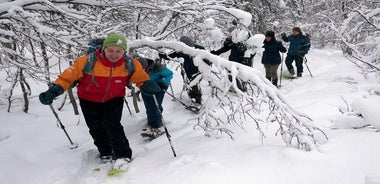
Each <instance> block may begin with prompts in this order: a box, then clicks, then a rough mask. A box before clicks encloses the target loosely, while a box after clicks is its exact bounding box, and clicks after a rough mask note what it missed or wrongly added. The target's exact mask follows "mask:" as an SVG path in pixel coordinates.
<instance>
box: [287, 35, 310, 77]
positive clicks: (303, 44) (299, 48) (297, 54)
mask: <svg viewBox="0 0 380 184" xmlns="http://www.w3.org/2000/svg"><path fill="white" fill-rule="evenodd" d="M281 36H282V40H284V42H290V45H289V50H288V54H287V56H286V59H285V64H286V67H287V68H288V71H289V73H290V74H291V75H294V74H295V71H294V68H293V65H292V63H293V61H295V62H296V67H297V77H302V73H303V65H302V63H303V57H304V56H305V55H306V54H307V53H308V52H309V49H310V39H309V37H308V36H306V35H303V34H302V31H301V29H300V28H299V27H294V28H293V29H292V35H290V36H286V34H285V33H282V34H281Z"/></svg>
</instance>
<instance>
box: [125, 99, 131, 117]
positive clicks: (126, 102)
mask: <svg viewBox="0 0 380 184" xmlns="http://www.w3.org/2000/svg"><path fill="white" fill-rule="evenodd" d="M124 102H125V105H127V108H128V111H129V114H131V115H132V112H131V108H129V104H128V101H127V99H126V98H125V97H124Z"/></svg>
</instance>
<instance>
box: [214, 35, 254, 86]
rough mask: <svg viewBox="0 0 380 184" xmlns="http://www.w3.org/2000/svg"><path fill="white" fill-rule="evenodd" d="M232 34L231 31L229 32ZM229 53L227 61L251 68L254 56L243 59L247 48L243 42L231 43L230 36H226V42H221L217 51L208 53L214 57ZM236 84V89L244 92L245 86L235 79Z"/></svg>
mask: <svg viewBox="0 0 380 184" xmlns="http://www.w3.org/2000/svg"><path fill="white" fill-rule="evenodd" d="M231 33H232V31H231ZM227 51H230V55H229V56H228V60H230V61H234V62H237V63H240V64H243V65H247V66H252V59H253V57H254V56H255V55H251V57H244V54H245V51H247V47H246V45H245V44H244V43H243V42H236V43H235V42H233V41H232V36H228V37H227V38H226V40H225V41H224V42H223V47H221V48H220V49H218V50H212V51H211V52H210V53H211V54H215V55H220V54H222V53H225V52H227ZM228 79H229V80H230V81H232V77H231V76H228ZM236 84H237V86H238V88H239V89H240V90H242V91H246V90H247V89H246V86H245V83H244V82H241V81H240V80H238V79H236Z"/></svg>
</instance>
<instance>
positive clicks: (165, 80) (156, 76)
mask: <svg viewBox="0 0 380 184" xmlns="http://www.w3.org/2000/svg"><path fill="white" fill-rule="evenodd" d="M149 76H150V79H151V80H154V81H156V82H157V83H162V84H164V85H165V86H169V84H170V81H171V80H172V78H173V72H172V71H171V70H170V69H169V68H167V67H165V68H164V69H163V70H161V71H159V72H155V73H152V74H149Z"/></svg>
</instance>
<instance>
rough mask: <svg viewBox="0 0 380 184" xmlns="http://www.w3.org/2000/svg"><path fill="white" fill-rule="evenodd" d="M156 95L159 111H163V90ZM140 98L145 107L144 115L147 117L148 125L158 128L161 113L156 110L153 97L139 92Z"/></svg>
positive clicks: (160, 124) (160, 123)
mask: <svg viewBox="0 0 380 184" xmlns="http://www.w3.org/2000/svg"><path fill="white" fill-rule="evenodd" d="M155 95H156V98H157V102H158V104H159V107H160V111H161V112H162V111H163V108H162V105H161V104H162V101H163V100H164V96H165V91H161V92H159V93H157V94H155ZM141 96H142V99H143V101H144V105H145V109H146V115H147V118H148V125H149V126H150V127H152V128H159V127H161V126H162V122H161V113H160V112H159V111H158V109H157V106H156V103H155V102H154V98H153V96H151V95H146V94H144V93H141Z"/></svg>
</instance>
